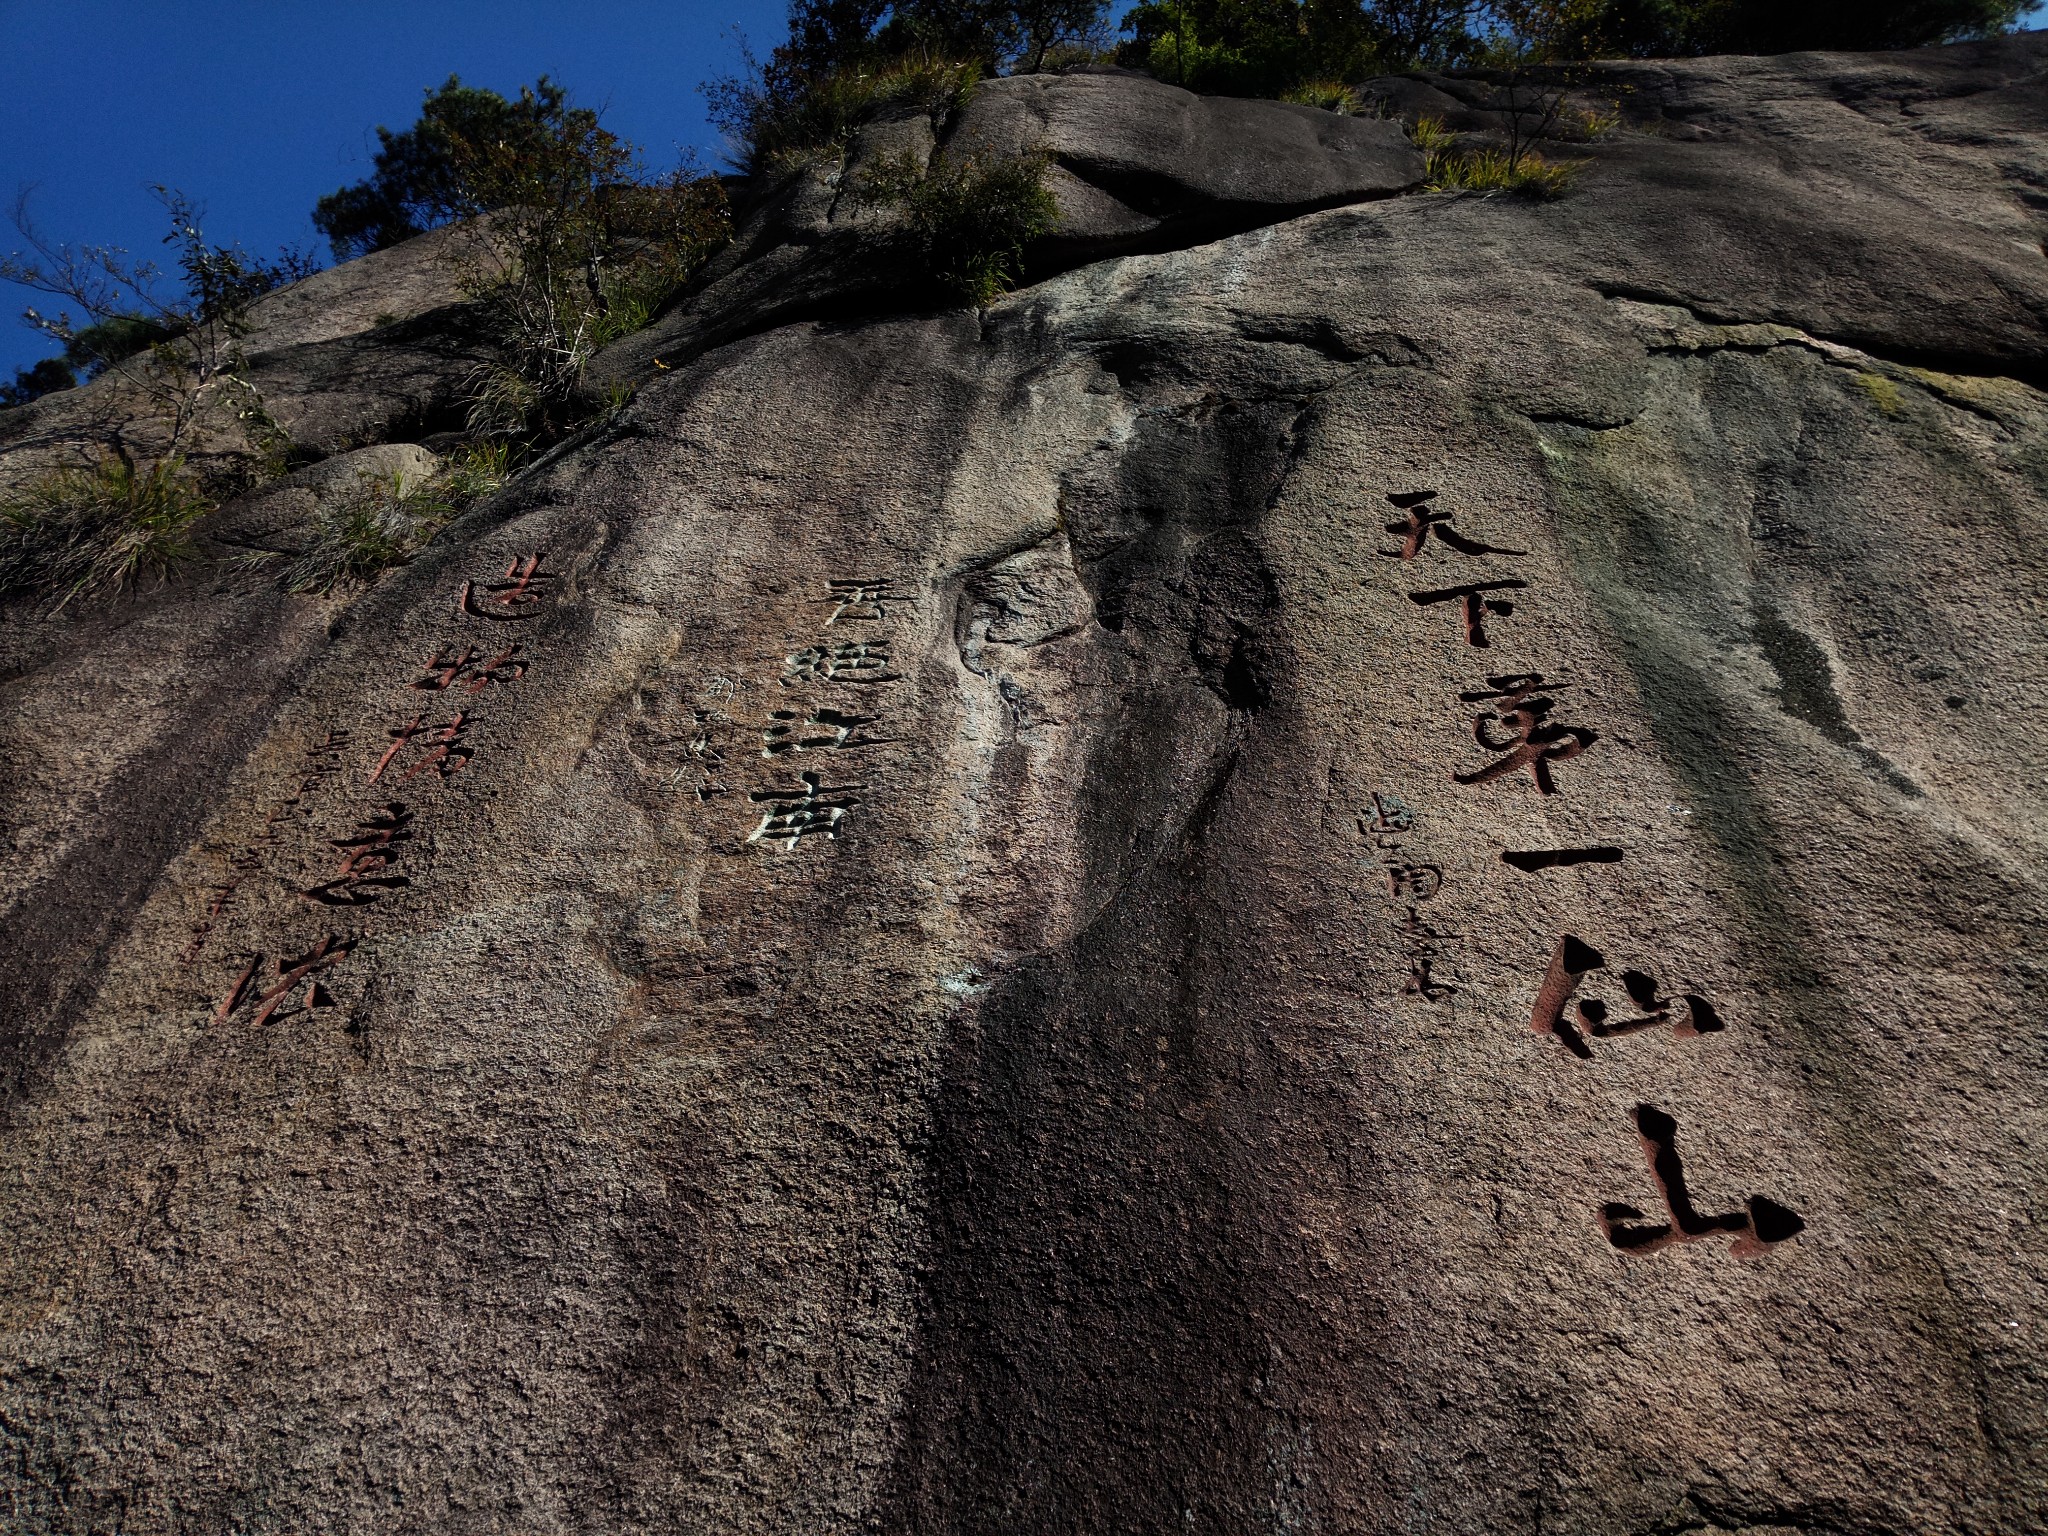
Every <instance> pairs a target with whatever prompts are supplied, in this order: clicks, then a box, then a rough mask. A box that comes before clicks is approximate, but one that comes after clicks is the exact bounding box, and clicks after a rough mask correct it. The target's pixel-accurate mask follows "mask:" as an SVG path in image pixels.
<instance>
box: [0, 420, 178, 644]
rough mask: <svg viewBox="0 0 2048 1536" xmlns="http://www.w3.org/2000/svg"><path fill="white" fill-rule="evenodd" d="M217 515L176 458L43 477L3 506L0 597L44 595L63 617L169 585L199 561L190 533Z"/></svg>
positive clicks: (114, 462)
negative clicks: (157, 584)
mask: <svg viewBox="0 0 2048 1536" xmlns="http://www.w3.org/2000/svg"><path fill="white" fill-rule="evenodd" d="M212 510H213V501H212V498H210V497H209V496H207V494H206V493H205V492H204V491H203V490H202V489H201V488H200V486H199V482H198V480H197V479H196V478H195V477H194V476H193V475H191V474H190V473H189V472H188V471H187V470H186V468H185V464H184V461H183V460H182V459H179V458H176V457H172V458H168V459H165V460H163V461H162V462H160V463H158V464H154V465H152V466H150V467H149V468H147V469H137V468H135V467H134V466H133V465H132V464H128V463H124V462H123V461H122V460H119V459H113V458H109V459H105V460H102V461H101V462H100V463H99V464H98V465H96V466H95V467H94V468H92V469H64V470H58V471H56V472H55V473H53V474H49V475H45V476H43V477H42V478H41V479H39V480H37V481H35V482H34V483H33V484H31V485H29V486H28V487H27V488H26V489H24V490H22V491H21V492H19V493H17V494H16V495H14V496H12V497H10V498H8V499H7V500H6V501H4V502H0V592H8V593H15V592H34V593H39V594H42V595H43V596H46V597H52V598H55V599H56V609H62V608H63V607H64V605H65V604H67V603H69V602H70V601H71V600H72V599H73V598H74V597H111V596H113V595H115V594H117V593H119V592H122V591H124V590H126V589H127V588H129V587H132V586H134V585H135V584H136V583H137V582H139V581H141V580H142V579H143V578H144V577H155V578H157V579H158V580H161V579H163V578H164V577H166V576H168V575H169V574H170V573H171V572H172V571H173V570H175V569H176V568H177V567H178V566H180V565H182V564H184V563H185V562H186V561H187V560H190V559H191V558H192V557H193V556H194V555H195V554H197V553H198V546H197V545H196V544H195V543H194V542H193V539H192V536H191V530H192V525H193V524H194V523H196V522H198V521H199V519H200V518H202V517H204V516H205V515H206V514H207V513H209V512H211V511H212ZM52 611H53V612H54V611H56V610H55V609H53V610H52Z"/></svg>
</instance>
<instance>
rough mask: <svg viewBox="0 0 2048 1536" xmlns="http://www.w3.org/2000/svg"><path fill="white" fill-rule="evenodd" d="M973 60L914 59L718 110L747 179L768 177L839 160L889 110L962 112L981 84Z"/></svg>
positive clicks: (841, 73) (937, 118)
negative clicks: (857, 133)
mask: <svg viewBox="0 0 2048 1536" xmlns="http://www.w3.org/2000/svg"><path fill="white" fill-rule="evenodd" d="M981 76H982V67H981V65H980V64H979V63H977V62H976V61H974V60H971V59H970V60H960V59H934V58H926V57H922V56H919V57H912V58H904V59H897V60H894V61H892V62H889V63H886V64H878V65H873V66H858V67H852V66H850V67H848V68H845V69H840V70H835V71H832V72H831V73H829V74H825V75H822V76H820V77H818V78H816V79H813V80H810V81H808V82H806V84H805V87H804V88H803V89H802V90H800V91H794V92H792V93H790V94H789V95H788V96H786V97H783V98H776V97H770V96H768V95H766V94H765V93H757V94H756V95H755V96H754V97H752V98H749V99H747V100H745V101H744V102H741V103H739V104H737V105H731V104H729V105H728V106H727V107H725V108H723V109H722V110H724V111H725V112H726V113H727V117H726V118H725V119H723V120H721V126H724V127H727V129H728V131H729V132H732V133H733V134H734V136H735V137H737V138H738V139H739V140H740V141H741V143H742V145H743V146H744V148H743V151H742V155H741V159H742V162H743V164H744V165H745V167H746V169H747V170H749V171H750V172H757V173H766V174H769V175H774V174H776V173H778V172H781V171H785V170H788V169H789V168H790V167H792V166H795V165H800V164H803V163H804V162H805V161H808V160H813V159H816V158H819V157H821V156H837V155H838V154H839V153H841V152H842V151H843V150H844V149H845V147H846V142H847V140H848V139H849V138H851V137H852V135H853V131H854V129H856V128H857V127H859V126H860V125H861V124H862V123H864V122H866V121H867V120H868V119H870V118H872V117H874V116H875V115H876V114H877V113H879V112H882V111H884V110H886V109H888V108H891V107H905V106H907V107H911V108H913V109H915V110H916V111H919V112H922V113H923V114H925V116H927V117H929V118H931V119H932V120H933V122H934V123H938V122H942V121H944V120H945V119H946V118H947V117H950V116H951V115H952V114H953V113H954V112H956V111H958V110H959V109H960V107H962V106H963V105H964V104H965V103H966V101H967V98H968V97H969V96H970V95H972V94H973V92H974V87H975V85H976V84H977V83H978V82H979V81H980V80H981Z"/></svg>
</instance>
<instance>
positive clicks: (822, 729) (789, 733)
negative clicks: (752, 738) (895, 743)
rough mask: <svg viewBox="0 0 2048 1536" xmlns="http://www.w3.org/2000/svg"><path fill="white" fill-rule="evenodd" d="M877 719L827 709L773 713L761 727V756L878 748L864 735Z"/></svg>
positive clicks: (874, 738)
mask: <svg viewBox="0 0 2048 1536" xmlns="http://www.w3.org/2000/svg"><path fill="white" fill-rule="evenodd" d="M877 718H878V717H877V716H874V715H853V714H848V713H847V712H846V711H844V710H840V709H829V708H821V709H814V710H811V711H810V712H809V713H807V714H806V713H804V712H801V711H799V710H794V709H778V710H774V711H771V712H770V714H769V716H768V720H769V723H768V724H767V725H765V726H763V727H762V728H761V755H762V756H763V757H780V756H782V755H783V754H785V753H789V752H839V751H845V750H850V749H852V748H856V747H874V746H880V745H881V744H882V743H881V741H880V740H879V739H878V738H876V737H873V736H870V735H868V734H867V727H868V726H871V725H873V724H874V723H875V721H876V719H877Z"/></svg>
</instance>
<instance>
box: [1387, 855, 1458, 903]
mask: <svg viewBox="0 0 2048 1536" xmlns="http://www.w3.org/2000/svg"><path fill="white" fill-rule="evenodd" d="M1381 867H1382V868H1383V869H1384V870H1385V872H1386V876H1387V894H1388V895H1389V896H1395V897H1406V898H1407V899H1409V900H1410V901H1428V900H1429V899H1430V898H1431V897H1432V896H1434V895H1436V894H1437V892H1439V891H1441V890H1442V889H1443V888H1444V872H1443V870H1442V869H1440V868H1438V867H1437V866H1436V865H1434V864H1408V863H1389V864H1385V865H1383V866H1381Z"/></svg>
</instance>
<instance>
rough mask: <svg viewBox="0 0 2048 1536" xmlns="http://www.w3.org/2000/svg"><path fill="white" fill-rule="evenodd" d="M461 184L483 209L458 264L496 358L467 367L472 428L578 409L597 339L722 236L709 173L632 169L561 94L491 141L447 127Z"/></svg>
mask: <svg viewBox="0 0 2048 1536" xmlns="http://www.w3.org/2000/svg"><path fill="white" fill-rule="evenodd" d="M448 152H449V154H450V156H451V157H452V160H453V163H454V166H455V170H456V174H457V176H458V178H459V182H460V186H461V189H462V194H463V196H464V197H466V198H467V199H469V202H470V205H471V206H472V207H473V208H474V209H476V210H478V211H479V212H481V211H483V210H487V209H488V210H493V211H492V212H491V213H490V216H489V217H488V218H487V219H478V220H476V221H475V222H473V223H472V224H470V225H469V226H468V227H467V228H466V230H465V231H464V232H463V235H462V238H461V240H460V241H459V243H458V246H457V264H458V275H459V278H460V281H461V284H462V287H463V289H464V291H465V293H467V295H468V296H469V297H470V298H472V299H474V300H476V301H477V302H478V303H480V304H481V305H483V306H484V308H485V310H486V311H487V312H488V313H489V314H490V316H491V318H492V321H493V322H494V324H495V326H496V328H497V330H498V332H499V335H500V338H501V340H502V342H503V345H504V352H503V361H502V362H501V363H498V364H496V365H493V366H490V367H487V368H484V369H481V370H479V372H478V375H477V377H476V379H475V380H474V383H473V387H472V393H471V409H470V415H469V425H470V429H471V430H472V431H476V432H484V433H493V434H498V435H501V436H516V437H530V438H535V439H546V438H555V437H559V436H561V435H562V434H563V433H565V432H567V431H569V430H571V429H572V428H573V427H575V426H576V425H577V424H578V422H579V420H580V414H579V408H578V405H577V400H578V386H579V385H580V383H581V382H582V377H583V370H584V367H585V365H586V364H587V363H588V362H589V360H590V357H591V355H592V354H593V353H594V352H596V350H597V349H598V348H599V347H601V346H604V345H605V344H607V343H608V342H611V341H614V340H616V339H617V338H619V337H620V336H623V335H625V334H627V333H628V332H629V331H632V330H637V329H639V328H640V327H641V326H644V325H645V324H647V322H648V321H649V320H651V319H652V318H653V317H654V315H655V314H657V313H658V312H659V310H660V308H661V306H662V305H663V304H665V303H666V302H667V301H668V300H669V299H670V298H671V297H672V296H674V295H675V294H676V293H677V292H678V291H680V290H681V289H682V288H683V287H684V286H685V285H686V284H687V283H688V282H689V280H690V279H691V277H692V276H694V275H695V273H696V272H697V270H698V269H699V268H700V267H701V266H702V265H703V264H704V262H705V261H706V260H708V259H709V258H710V256H711V255H712V253H713V252H715V251H716V250H718V248H719V247H720V246H722V245H723V244H724V243H725V241H726V240H727V239H728V238H729V237H730V234H731V231H732V216H731V211H730V209H729V208H728V206H727V204H726V197H725V188H724V184H723V183H722V182H720V181H719V180H718V178H717V177H715V176H695V175H690V174H687V173H685V172H680V171H679V172H678V173H676V174H675V175H672V176H666V177H662V178H659V179H654V180H646V179H642V176H641V169H640V164H639V160H638V151H637V150H636V149H635V148H634V147H633V146H632V145H631V144H628V143H626V142H625V141H624V140H622V139H620V138H619V137H618V136H617V135H615V134H613V133H611V132H609V131H607V130H606V129H605V128H604V127H603V126H601V124H600V123H599V121H598V117H597V114H596V113H594V112H590V111H586V110H583V109H581V108H566V107H564V108H563V109H562V110H560V111H555V112H551V113H549V114H547V115H545V116H544V117H543V118H542V119H540V120H539V121H538V123H537V124H536V125H535V126H534V128H533V131H531V132H528V133H523V134H521V135H519V136H517V137H514V138H510V139H502V140H493V141H472V140H470V139H467V138H464V137H462V136H461V135H460V134H457V133H451V134H450V135H449V137H448Z"/></svg>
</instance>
